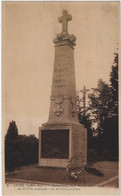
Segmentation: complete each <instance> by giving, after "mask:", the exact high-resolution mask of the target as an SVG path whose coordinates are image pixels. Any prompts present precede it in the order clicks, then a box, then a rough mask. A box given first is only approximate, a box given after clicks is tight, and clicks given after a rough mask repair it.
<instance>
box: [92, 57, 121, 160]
mask: <svg viewBox="0 0 121 196" xmlns="http://www.w3.org/2000/svg"><path fill="white" fill-rule="evenodd" d="M89 99H90V106H89V109H90V111H91V116H93V121H94V122H96V123H97V131H98V139H97V140H98V143H97V149H98V153H99V154H100V155H101V153H102V154H105V157H106V158H107V159H111V160H117V158H118V54H115V58H114V63H113V65H112V69H111V73H110V84H107V83H106V82H104V81H103V80H99V81H98V85H97V88H95V89H93V93H91V94H90V95H89ZM98 144H99V145H98Z"/></svg>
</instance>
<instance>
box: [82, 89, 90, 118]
mask: <svg viewBox="0 0 121 196" xmlns="http://www.w3.org/2000/svg"><path fill="white" fill-rule="evenodd" d="M88 91H89V89H86V87H85V86H84V88H83V90H80V92H82V93H83V98H82V99H83V109H84V116H85V109H86V93H87V92H88Z"/></svg>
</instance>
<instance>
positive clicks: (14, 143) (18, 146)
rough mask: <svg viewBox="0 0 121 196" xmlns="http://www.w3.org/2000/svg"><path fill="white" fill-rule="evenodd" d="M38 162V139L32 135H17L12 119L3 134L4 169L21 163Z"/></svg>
mask: <svg viewBox="0 0 121 196" xmlns="http://www.w3.org/2000/svg"><path fill="white" fill-rule="evenodd" d="M37 162H38V139H37V138H36V137H35V136H34V135H29V136H26V135H18V129H17V126H16V123H15V122H14V121H12V122H11V123H10V125H9V128H8V131H7V134H6V136H5V169H6V170H8V171H9V172H10V171H12V170H14V168H16V167H20V166H21V165H26V164H33V163H37Z"/></svg>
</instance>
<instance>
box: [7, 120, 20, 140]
mask: <svg viewBox="0 0 121 196" xmlns="http://www.w3.org/2000/svg"><path fill="white" fill-rule="evenodd" d="M17 137H18V128H17V126H16V122H15V121H12V122H10V123H9V127H8V130H7V134H6V140H15V139H17Z"/></svg>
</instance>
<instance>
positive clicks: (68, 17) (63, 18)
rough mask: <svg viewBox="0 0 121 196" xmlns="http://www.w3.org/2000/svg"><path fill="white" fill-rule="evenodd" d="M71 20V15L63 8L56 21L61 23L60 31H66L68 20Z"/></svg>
mask: <svg viewBox="0 0 121 196" xmlns="http://www.w3.org/2000/svg"><path fill="white" fill-rule="evenodd" d="M70 20H72V16H71V15H70V14H68V11H66V10H63V15H62V16H61V17H59V18H58V21H59V22H60V23H62V32H68V21H70Z"/></svg>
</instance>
